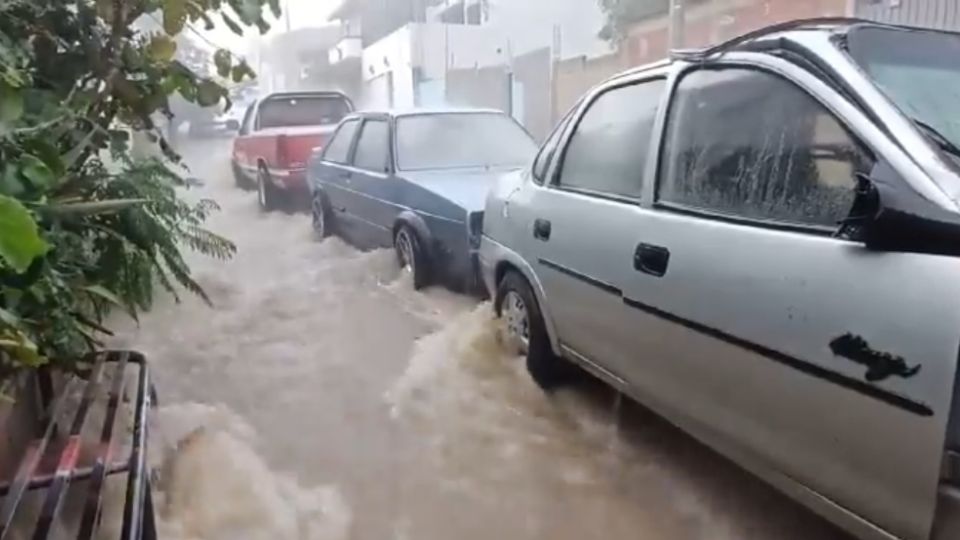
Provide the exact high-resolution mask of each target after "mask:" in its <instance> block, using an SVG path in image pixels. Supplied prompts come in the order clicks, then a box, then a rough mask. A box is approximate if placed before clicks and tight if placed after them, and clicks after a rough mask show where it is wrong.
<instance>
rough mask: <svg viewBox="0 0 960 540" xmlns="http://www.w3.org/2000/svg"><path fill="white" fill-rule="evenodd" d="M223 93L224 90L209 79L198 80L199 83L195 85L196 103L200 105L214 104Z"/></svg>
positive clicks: (210, 105) (224, 92)
mask: <svg viewBox="0 0 960 540" xmlns="http://www.w3.org/2000/svg"><path fill="white" fill-rule="evenodd" d="M225 94H226V90H224V89H223V87H222V86H220V85H219V84H217V83H215V82H214V81H211V80H210V79H206V80H203V81H200V84H198V85H197V103H199V104H200V105H201V106H202V107H212V106H213V105H216V104H217V103H219V102H220V98H221V97H223V96H224V95H225Z"/></svg>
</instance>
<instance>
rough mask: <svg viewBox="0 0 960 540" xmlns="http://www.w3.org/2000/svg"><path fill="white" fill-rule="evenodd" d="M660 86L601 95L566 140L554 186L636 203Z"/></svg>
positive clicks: (653, 84) (617, 89) (618, 89)
mask: <svg viewBox="0 0 960 540" xmlns="http://www.w3.org/2000/svg"><path fill="white" fill-rule="evenodd" d="M665 86H666V81H665V80H664V79H653V80H647V81H643V82H639V83H631V84H629V85H625V86H619V87H615V88H612V89H610V90H607V91H606V92H604V93H602V94H600V95H599V96H598V97H597V98H596V99H595V100H594V102H593V103H591V104H590V106H589V108H588V109H587V111H586V112H585V113H584V114H583V116H582V117H581V118H580V121H579V123H578V124H577V126H576V128H575V130H574V132H573V134H572V135H571V136H570V140H569V142H568V143H567V147H566V149H565V151H564V153H563V157H562V158H561V159H562V160H563V161H562V163H561V167H560V170H559V174H558V176H557V185H558V186H559V187H560V188H563V189H571V190H575V191H581V192H586V193H594V194H601V195H614V196H617V197H627V198H630V199H639V198H640V195H641V192H642V189H643V173H644V170H645V169H646V163H647V154H648V150H649V148H650V138H651V136H652V135H653V125H654V121H655V119H656V116H657V110H658V109H659V106H660V101H661V99H660V98H661V96H662V95H663V91H664V88H665Z"/></svg>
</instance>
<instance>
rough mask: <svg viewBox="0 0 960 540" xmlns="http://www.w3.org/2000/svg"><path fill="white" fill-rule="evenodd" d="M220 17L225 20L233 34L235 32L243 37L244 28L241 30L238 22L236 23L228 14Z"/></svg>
mask: <svg viewBox="0 0 960 540" xmlns="http://www.w3.org/2000/svg"><path fill="white" fill-rule="evenodd" d="M220 16H221V17H222V18H223V23H224V24H226V25H227V28H229V29H230V31H231V32H233V33H234V34H236V35H238V36H242V35H243V28H241V27H240V25H239V24H237V21H234V20H233V19H232V18H231V17H230V16H229V15H227V14H226V13H222V14H221V15H220Z"/></svg>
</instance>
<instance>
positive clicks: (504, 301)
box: [500, 290, 530, 354]
mask: <svg viewBox="0 0 960 540" xmlns="http://www.w3.org/2000/svg"><path fill="white" fill-rule="evenodd" d="M500 314H501V315H500V316H501V317H502V318H503V321H504V324H506V331H507V335H506V338H507V341H508V344H509V346H510V348H511V349H512V350H514V351H515V352H517V353H519V354H527V351H528V350H529V349H530V315H529V311H528V310H527V304H526V302H524V301H523V298H522V297H521V296H520V294H519V293H518V292H517V291H512V290H511V291H507V293H506V294H505V295H503V298H501V300H500Z"/></svg>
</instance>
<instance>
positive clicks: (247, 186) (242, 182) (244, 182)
mask: <svg viewBox="0 0 960 540" xmlns="http://www.w3.org/2000/svg"><path fill="white" fill-rule="evenodd" d="M230 167H231V168H232V169H233V183H234V185H236V186H237V187H238V188H240V189H242V190H244V191H250V190H251V189H253V184H251V183H250V178H249V177H247V175H246V174H244V172H243V169H241V168H240V166H239V165H237V164H236V162H234V163H231V164H230Z"/></svg>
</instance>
